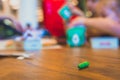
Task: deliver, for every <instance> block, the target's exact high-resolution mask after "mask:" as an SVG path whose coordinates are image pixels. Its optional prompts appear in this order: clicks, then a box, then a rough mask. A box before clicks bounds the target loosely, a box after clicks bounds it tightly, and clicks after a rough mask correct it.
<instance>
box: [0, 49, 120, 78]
mask: <svg viewBox="0 0 120 80" xmlns="http://www.w3.org/2000/svg"><path fill="white" fill-rule="evenodd" d="M83 61H89V62H90V66H89V68H86V69H83V70H78V68H77V65H78V64H79V63H80V62H83ZM0 80H120V50H92V49H90V48H74V49H70V48H63V49H56V50H43V51H41V52H40V53H39V54H35V56H34V57H33V58H32V59H25V60H17V59H16V58H15V57H1V58H0Z"/></svg>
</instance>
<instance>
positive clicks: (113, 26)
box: [69, 17, 120, 38]
mask: <svg viewBox="0 0 120 80" xmlns="http://www.w3.org/2000/svg"><path fill="white" fill-rule="evenodd" d="M76 24H84V25H86V27H93V28H96V29H98V30H101V31H103V32H105V33H108V34H110V35H113V36H116V37H119V38H120V24H119V23H117V22H115V21H113V20H111V19H109V18H81V17H79V18H76V19H74V20H73V21H72V23H70V25H69V26H70V27H72V26H74V25H76Z"/></svg>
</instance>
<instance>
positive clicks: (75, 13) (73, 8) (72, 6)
mask: <svg viewBox="0 0 120 80" xmlns="http://www.w3.org/2000/svg"><path fill="white" fill-rule="evenodd" d="M67 6H68V7H69V8H70V10H71V12H72V14H74V15H78V16H85V15H84V13H83V12H82V11H81V10H80V9H79V8H77V7H75V6H74V5H72V4H71V3H67Z"/></svg>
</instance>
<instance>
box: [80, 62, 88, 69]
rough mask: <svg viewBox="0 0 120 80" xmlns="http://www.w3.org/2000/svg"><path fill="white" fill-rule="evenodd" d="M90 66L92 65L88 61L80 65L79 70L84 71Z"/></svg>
mask: <svg viewBox="0 0 120 80" xmlns="http://www.w3.org/2000/svg"><path fill="white" fill-rule="evenodd" d="M89 65H90V63H89V62H88V61H85V62H83V63H80V64H78V68H79V69H84V68H87V67H88V66H89Z"/></svg>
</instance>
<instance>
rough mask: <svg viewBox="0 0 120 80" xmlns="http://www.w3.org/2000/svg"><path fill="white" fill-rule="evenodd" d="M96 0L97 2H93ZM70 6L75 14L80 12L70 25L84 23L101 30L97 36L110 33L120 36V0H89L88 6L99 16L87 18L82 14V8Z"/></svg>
mask: <svg viewBox="0 0 120 80" xmlns="http://www.w3.org/2000/svg"><path fill="white" fill-rule="evenodd" d="M90 1H91V4H90ZM94 1H95V3H92V2H94ZM92 4H93V5H92ZM69 7H70V9H71V11H72V12H73V13H74V14H79V16H78V17H76V18H75V19H73V20H72V22H71V23H70V24H69V27H73V26H75V25H77V24H84V25H85V26H86V27H87V28H95V29H97V30H98V31H99V32H100V33H99V32H98V33H99V34H96V35H97V36H98V35H104V34H109V35H112V36H116V37H119V38H120V19H119V18H120V1H119V0H87V8H88V9H89V10H91V11H92V12H94V13H96V15H97V17H93V18H86V17H84V16H83V15H81V13H80V12H81V10H78V9H77V8H76V7H73V6H72V7H71V6H69ZM73 9H74V10H73Z"/></svg>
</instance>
